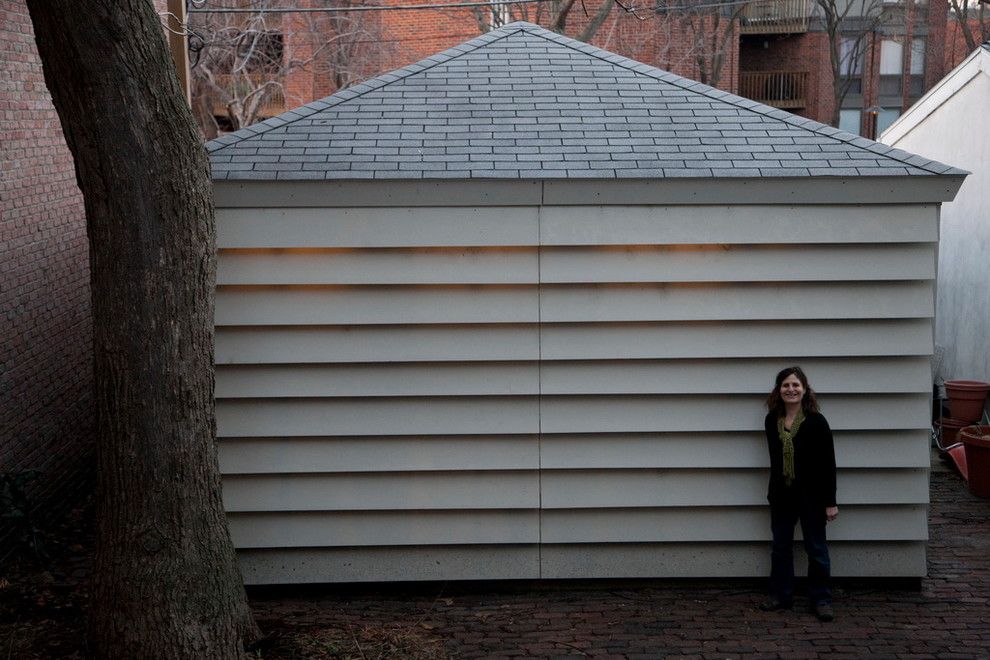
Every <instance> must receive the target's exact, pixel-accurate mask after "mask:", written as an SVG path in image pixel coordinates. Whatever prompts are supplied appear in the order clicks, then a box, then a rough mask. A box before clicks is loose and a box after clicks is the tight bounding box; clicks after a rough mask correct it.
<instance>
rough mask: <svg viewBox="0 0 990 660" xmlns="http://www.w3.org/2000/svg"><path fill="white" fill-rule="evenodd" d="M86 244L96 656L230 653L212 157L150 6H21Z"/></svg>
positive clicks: (241, 623) (48, 2) (238, 596)
mask: <svg viewBox="0 0 990 660" xmlns="http://www.w3.org/2000/svg"><path fill="white" fill-rule="evenodd" d="M27 5H28V9H29V11H30V13H31V20H32V22H33V23H34V31H35V36H36V40H37V44H38V51H39V53H40V55H41V61H42V65H43V67H44V73H45V82H46V83H47V85H48V89H49V90H50V91H51V94H52V99H53V101H54V104H55V109H56V110H57V111H58V115H59V118H60V119H61V122H62V130H63V132H64V133H65V138H66V142H67V143H68V145H69V148H70V150H71V151H72V155H73V157H74V160H75V167H76V179H77V181H78V183H79V187H80V189H81V190H82V193H83V199H84V202H85V209H86V226H87V233H88V237H89V256H90V285H91V290H92V299H93V306H92V310H93V344H94V346H93V351H94V375H95V382H96V406H97V418H98V428H99V435H98V439H97V452H96V453H97V492H96V511H97V539H96V560H95V564H94V568H93V578H92V579H93V594H92V597H91V599H90V643H91V646H90V648H91V649H92V650H93V652H94V653H95V655H96V656H97V657H115V658H239V657H243V647H244V642H245V641H247V640H250V639H251V638H253V637H255V636H257V634H258V630H257V628H256V627H255V625H254V621H253V619H252V617H251V612H250V610H249V608H248V604H247V599H246V597H245V593H244V587H243V584H242V582H241V575H240V571H239V568H238V565H237V561H236V559H235V556H234V549H233V545H232V543H231V539H230V534H229V532H228V528H227V519H226V516H225V514H224V510H223V504H222V502H221V494H220V475H219V468H218V464H217V453H216V421H215V412H214V405H215V404H214V393H213V385H214V382H213V338H214V335H213V332H214V328H213V296H214V287H215V280H216V259H215V254H214V252H215V243H216V230H215V225H214V219H213V193H212V190H213V188H212V184H211V181H210V175H209V164H208V161H207V157H206V153H205V151H204V149H203V146H202V144H201V141H200V136H199V134H198V132H197V130H196V127H195V125H194V123H193V119H192V115H191V113H190V112H189V108H188V107H187V106H186V103H185V98H184V96H183V94H182V92H181V91H180V88H179V83H178V80H177V78H176V74H175V69H174V67H173V65H172V61H171V59H170V57H169V54H168V50H167V49H166V46H165V40H164V38H163V34H162V26H161V24H160V22H159V19H158V16H156V15H155V12H154V9H153V8H152V4H151V3H150V2H148V1H147V0H93V1H92V2H87V3H86V4H85V7H80V6H79V3H77V2H74V1H72V0H28V3H27Z"/></svg>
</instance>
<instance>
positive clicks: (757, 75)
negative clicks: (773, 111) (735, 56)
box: [739, 71, 808, 108]
mask: <svg viewBox="0 0 990 660" xmlns="http://www.w3.org/2000/svg"><path fill="white" fill-rule="evenodd" d="M807 90H808V72H807V71H740V72H739V95H740V96H745V97H746V98H748V99H752V100H754V101H758V102H760V103H765V104H767V105H771V106H773V107H775V108H803V107H805V105H807V103H808V99H807Z"/></svg>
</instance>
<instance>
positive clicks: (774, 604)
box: [760, 596, 794, 612]
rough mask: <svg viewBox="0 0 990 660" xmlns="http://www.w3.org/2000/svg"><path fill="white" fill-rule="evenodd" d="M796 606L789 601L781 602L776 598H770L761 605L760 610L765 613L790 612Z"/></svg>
mask: <svg viewBox="0 0 990 660" xmlns="http://www.w3.org/2000/svg"><path fill="white" fill-rule="evenodd" d="M793 606H794V603H792V602H791V601H789V600H780V599H779V598H777V597H776V596H770V597H769V598H767V599H766V600H765V601H763V602H762V603H760V609H761V610H763V611H764V612H776V611H777V610H789V609H791V608H792V607H793Z"/></svg>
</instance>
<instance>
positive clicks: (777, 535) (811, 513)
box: [770, 497, 832, 603]
mask: <svg viewBox="0 0 990 660" xmlns="http://www.w3.org/2000/svg"><path fill="white" fill-rule="evenodd" d="M781 499H782V500H783V501H778V502H775V503H773V504H771V505H770V531H771V532H772V533H773V544H772V546H771V550H770V594H771V595H772V596H774V597H776V598H777V599H779V600H781V601H783V602H790V601H791V600H793V598H794V526H795V525H796V524H797V522H798V521H799V520H800V521H801V535H802V536H803V537H804V550H805V552H807V553H808V599H809V600H810V601H811V602H812V603H831V602H832V593H831V592H830V591H829V588H828V578H829V575H830V572H831V567H830V564H829V560H828V546H827V545H826V544H825V507H822V506H810V505H808V503H806V502H801V501H800V500H801V499H802V498H801V497H784V498H781Z"/></svg>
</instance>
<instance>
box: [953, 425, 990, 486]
mask: <svg viewBox="0 0 990 660" xmlns="http://www.w3.org/2000/svg"><path fill="white" fill-rule="evenodd" d="M959 439H960V440H962V442H963V445H964V446H965V447H966V466H967V469H968V471H969V492H971V493H973V495H976V496H978V497H985V498H990V426H986V425H983V426H981V425H974V426H967V427H965V428H963V429H960V431H959Z"/></svg>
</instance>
